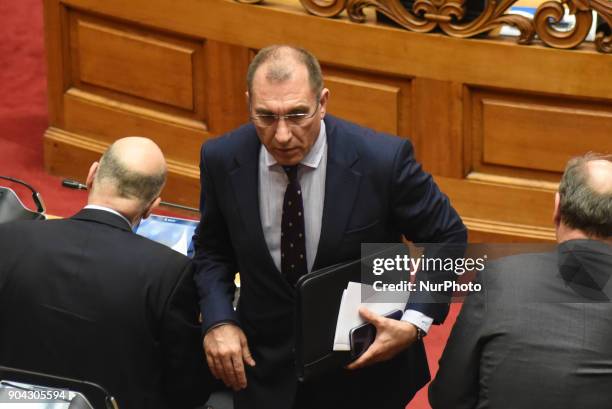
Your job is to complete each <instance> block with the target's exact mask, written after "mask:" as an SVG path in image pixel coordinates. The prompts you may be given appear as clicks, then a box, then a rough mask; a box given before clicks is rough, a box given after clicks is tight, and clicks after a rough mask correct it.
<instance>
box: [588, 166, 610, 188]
mask: <svg viewBox="0 0 612 409" xmlns="http://www.w3.org/2000/svg"><path fill="white" fill-rule="evenodd" d="M586 167H587V174H588V183H589V185H590V186H591V187H592V188H593V190H594V191H595V192H596V193H598V194H601V195H605V194H606V193H607V194H608V195H611V194H612V160H610V159H608V160H605V159H595V160H591V161H589V162H587V163H586Z"/></svg>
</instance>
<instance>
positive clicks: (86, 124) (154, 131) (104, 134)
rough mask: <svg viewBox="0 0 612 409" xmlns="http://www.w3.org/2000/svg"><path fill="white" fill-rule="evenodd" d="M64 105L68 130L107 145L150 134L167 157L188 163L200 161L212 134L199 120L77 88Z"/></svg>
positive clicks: (66, 97) (67, 94)
mask: <svg viewBox="0 0 612 409" xmlns="http://www.w3.org/2000/svg"><path fill="white" fill-rule="evenodd" d="M64 105H65V129H66V130H67V131H69V132H71V133H75V134H80V135H87V136H96V137H97V139H98V140H99V141H103V142H105V143H107V144H110V143H112V142H113V141H114V140H116V139H118V138H121V137H124V136H128V135H139V136H146V137H148V138H151V139H153V140H154V141H155V142H156V143H157V144H158V145H159V146H160V148H161V149H162V151H164V153H165V155H166V156H167V157H169V158H170V159H174V160H177V161H181V162H184V163H189V164H193V163H195V162H197V161H198V160H199V157H200V156H199V152H200V145H201V144H202V142H203V141H204V140H206V139H208V138H210V137H211V135H210V134H209V133H208V132H207V131H206V128H205V127H204V125H203V124H202V123H201V122H199V121H195V120H191V119H185V118H180V117H179V118H177V117H174V116H172V115H167V114H164V113H160V112H157V111H153V110H150V109H146V108H141V107H138V106H134V105H130V104H126V103H120V104H119V103H116V102H114V101H112V100H109V99H107V98H106V97H101V96H97V95H95V94H91V93H88V92H84V91H80V90H77V89H70V90H68V92H67V93H66V95H65V97H64ZM109 124H112V126H109Z"/></svg>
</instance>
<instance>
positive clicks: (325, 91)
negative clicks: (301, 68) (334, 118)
mask: <svg viewBox="0 0 612 409" xmlns="http://www.w3.org/2000/svg"><path fill="white" fill-rule="evenodd" d="M328 100H329V90H328V89H327V88H323V90H321V98H320V99H319V104H320V106H321V108H320V109H321V119H323V118H325V113H326V112H327V101H328Z"/></svg>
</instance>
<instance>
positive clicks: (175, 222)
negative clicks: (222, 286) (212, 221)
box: [136, 214, 199, 257]
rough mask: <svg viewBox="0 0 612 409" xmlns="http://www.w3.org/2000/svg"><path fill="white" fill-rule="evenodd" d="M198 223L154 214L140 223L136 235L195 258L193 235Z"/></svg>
mask: <svg viewBox="0 0 612 409" xmlns="http://www.w3.org/2000/svg"><path fill="white" fill-rule="evenodd" d="M198 223H199V221H197V220H191V219H181V218H177V217H169V216H161V215H157V214H152V215H151V216H149V217H147V218H146V219H144V220H143V221H142V222H141V223H140V225H139V226H138V228H137V229H136V234H139V235H141V236H144V237H146V238H148V239H151V240H154V241H157V242H158V243H162V244H165V245H166V246H168V247H170V248H172V249H174V250H176V251H178V252H179V253H182V254H184V255H186V256H188V257H193V252H194V249H193V233H194V231H195V229H196V227H197V225H198Z"/></svg>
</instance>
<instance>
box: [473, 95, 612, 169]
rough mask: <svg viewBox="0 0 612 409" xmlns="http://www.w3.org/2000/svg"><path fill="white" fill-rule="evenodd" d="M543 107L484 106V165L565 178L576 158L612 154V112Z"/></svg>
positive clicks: (486, 102) (559, 104)
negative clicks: (559, 174) (592, 152)
mask: <svg viewBox="0 0 612 409" xmlns="http://www.w3.org/2000/svg"><path fill="white" fill-rule="evenodd" d="M534 102H535V103H534ZM537 102H538V101H537V100H536V101H533V102H529V101H528V100H527V99H526V100H525V101H521V102H514V101H508V100H504V99H489V98H487V99H483V100H482V105H483V107H482V116H483V129H482V136H483V158H482V160H483V163H486V164H493V165H496V164H497V165H506V166H514V167H520V168H526V169H540V170H547V171H553V172H563V169H565V163H566V162H567V160H568V159H569V158H570V157H572V156H575V155H579V154H581V153H584V152H587V151H589V150H592V149H603V150H608V151H612V106H610V107H608V109H607V110H604V109H602V108H605V107H603V106H601V105H600V106H599V107H598V108H596V107H594V106H593V107H591V108H590V109H589V108H587V107H584V108H578V107H574V106H571V104H567V103H565V104H563V101H558V100H557V101H555V102H551V103H550V104H548V105H543V104H538V103H537Z"/></svg>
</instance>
